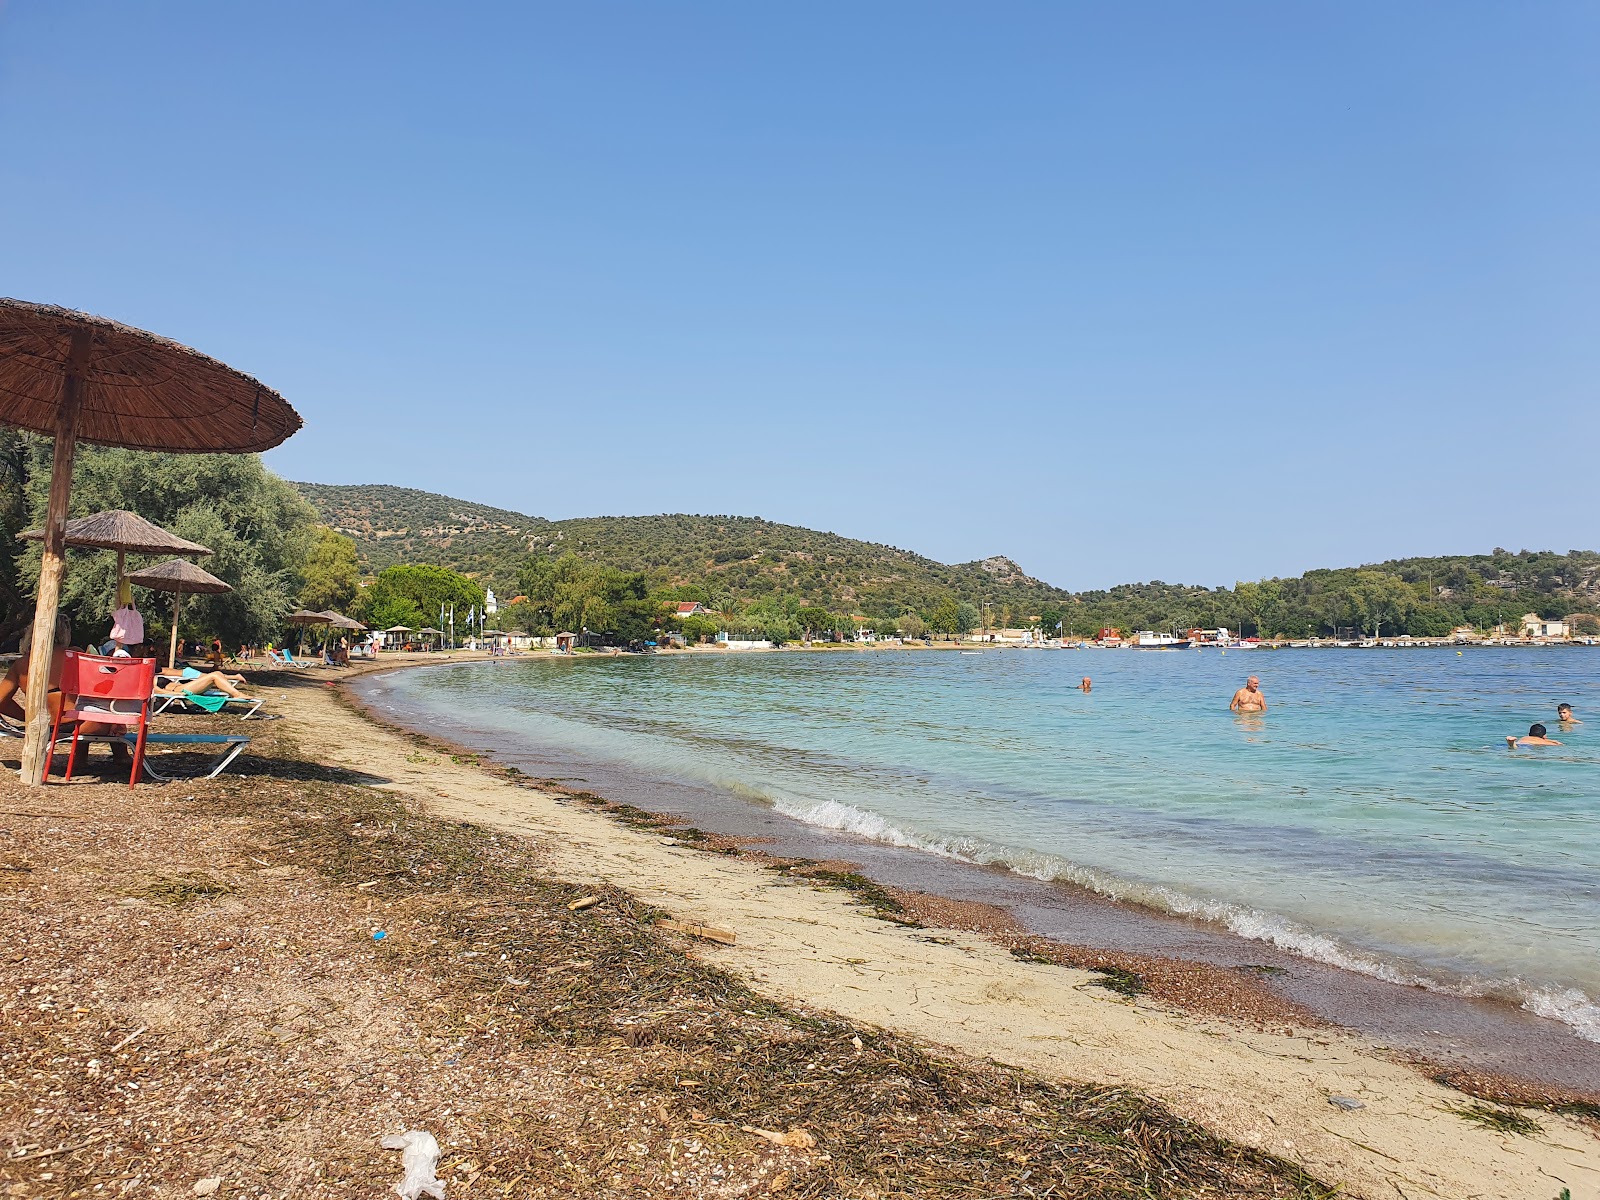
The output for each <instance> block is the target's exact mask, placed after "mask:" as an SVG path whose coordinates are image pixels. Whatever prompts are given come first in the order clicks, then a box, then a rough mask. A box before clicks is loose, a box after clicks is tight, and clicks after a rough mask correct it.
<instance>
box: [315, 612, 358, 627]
mask: <svg viewBox="0 0 1600 1200" xmlns="http://www.w3.org/2000/svg"><path fill="white" fill-rule="evenodd" d="M321 615H322V616H324V617H326V618H327V619H328V624H329V625H332V626H333V627H334V628H335V629H365V628H366V626H365V625H363V624H362V623H361V622H360V621H357V620H355V619H353V618H351V617H347V616H345V615H344V614H343V613H337V612H334V611H333V609H331V608H329V609H325V610H323V612H322V614H321Z"/></svg>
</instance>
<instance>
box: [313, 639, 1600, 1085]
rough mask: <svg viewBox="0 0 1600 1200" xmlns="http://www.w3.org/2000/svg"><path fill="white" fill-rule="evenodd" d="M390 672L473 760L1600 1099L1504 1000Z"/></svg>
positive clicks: (404, 718) (1259, 1016) (1584, 1076)
mask: <svg viewBox="0 0 1600 1200" xmlns="http://www.w3.org/2000/svg"><path fill="white" fill-rule="evenodd" d="M457 661H460V660H457ZM408 665H410V664H408ZM418 665H422V664H418ZM427 665H438V666H445V665H448V664H446V663H437V664H427ZM383 671H384V668H383V666H382V664H378V665H376V666H375V668H373V669H372V670H369V671H366V672H363V675H364V676H365V678H364V679H363V680H362V681H361V682H360V683H357V682H356V681H355V680H354V679H352V680H350V681H349V682H350V684H352V685H354V686H346V687H344V688H342V689H341V690H342V691H343V692H344V693H345V694H346V696H347V697H348V698H349V699H350V700H351V701H353V702H354V703H356V704H357V705H359V706H361V707H363V708H366V709H368V710H369V711H370V713H371V715H372V716H373V717H374V718H376V719H378V720H380V721H382V722H385V723H389V724H393V725H396V726H398V727H399V728H401V729H405V730H407V731H409V732H412V733H416V734H422V735H425V736H428V737H430V738H435V739H439V738H443V739H445V740H448V741H450V742H453V743H457V744H459V745H462V746H469V747H470V749H471V751H472V752H473V753H478V754H484V755H487V756H489V757H490V758H491V759H493V760H494V761H495V762H497V763H500V764H503V765H504V766H508V767H512V768H515V769H516V770H517V771H519V772H520V773H521V774H522V775H524V776H527V777H530V778H532V779H534V780H538V781H540V782H543V783H547V784H550V785H553V786H556V787H558V788H562V789H565V790H569V791H585V792H592V793H597V794H598V795H601V796H604V797H606V798H607V799H609V800H612V801H616V802H618V803H621V804H626V805H632V806H634V807H636V808H640V809H644V810H646V811H648V812H651V813H655V814H659V815H670V816H673V817H676V818H681V819H682V820H683V821H684V822H685V823H687V824H690V825H693V826H695V827H697V828H699V829H702V830H704V831H706V832H707V833H710V834H714V835H718V836H720V837H724V838H729V839H732V840H733V841H734V842H736V843H738V844H741V845H744V846H746V847H750V848H753V849H755V850H756V852H757V853H759V854H762V855H767V856H772V857H778V858H793V859H810V860H832V861H838V862H844V863H849V864H852V865H853V866H854V868H855V869H857V870H859V871H860V873H861V874H863V875H865V876H866V877H867V878H868V879H870V880H872V881H873V882H874V883H877V884H880V885H883V886H884V887H886V888H889V889H892V890H895V891H899V892H905V893H910V894H914V895H915V894H926V895H928V896H931V897H936V898H938V899H939V900H941V901H943V902H945V903H944V905H943V906H942V908H941V916H943V917H944V918H945V919H944V920H943V921H941V922H940V923H956V924H960V923H961V922H962V920H963V908H962V906H965V909H966V911H965V917H966V918H968V919H967V923H966V927H968V928H971V929H974V930H979V931H981V930H982V927H983V924H984V922H985V920H987V919H992V918H986V917H985V916H984V914H983V913H982V912H981V911H979V910H981V909H985V908H987V909H990V910H998V911H1000V912H1002V913H1004V914H1008V915H1009V917H1010V918H1011V919H1013V920H1014V921H1015V922H1016V923H1017V924H1018V926H1020V928H1021V930H1022V931H1024V932H1025V933H1027V934H1031V935H1034V937H1036V938H1038V939H1044V940H1045V941H1048V942H1051V943H1059V944H1061V945H1064V946H1067V947H1072V948H1075V949H1078V950H1090V951H1094V950H1099V951H1106V952H1110V953H1111V954H1131V955H1142V956H1149V957H1152V958H1158V959H1162V960H1167V961H1169V962H1171V963H1172V964H1174V969H1176V970H1177V971H1179V972H1182V971H1183V970H1185V969H1188V970H1189V972H1190V974H1192V975H1196V976H1202V977H1203V976H1204V975H1205V974H1207V973H1210V974H1211V975H1212V977H1213V978H1215V977H1216V976H1217V973H1218V972H1226V973H1231V974H1234V975H1241V974H1242V975H1245V976H1248V977H1249V978H1250V979H1251V981H1252V983H1256V984H1259V985H1260V987H1259V989H1256V990H1257V995H1256V996H1255V997H1254V998H1253V999H1254V1002H1253V1003H1249V1004H1247V1005H1245V1006H1244V1008H1245V1011H1242V1012H1238V1013H1236V1014H1234V1015H1236V1016H1239V1017H1242V1018H1243V1019H1247V1020H1253V1021H1256V1022H1269V1023H1270V1022H1280V1023H1305V1022H1306V1021H1307V1019H1308V1018H1310V1019H1312V1020H1315V1021H1322V1022H1326V1023H1328V1024H1329V1025H1332V1026H1337V1027H1340V1028H1343V1029H1347V1030H1352V1031H1354V1032H1356V1033H1359V1034H1361V1035H1364V1036H1365V1037H1367V1038H1369V1039H1370V1040H1372V1041H1373V1042H1375V1043H1376V1044H1377V1045H1378V1046H1380V1047H1384V1048H1386V1049H1388V1050H1389V1051H1391V1052H1392V1053H1393V1054H1394V1055H1395V1056H1396V1057H1398V1058H1400V1059H1402V1060H1405V1061H1412V1062H1420V1063H1423V1064H1425V1065H1426V1066H1427V1067H1428V1068H1429V1069H1436V1070H1444V1071H1449V1072H1456V1073H1459V1074H1460V1075H1462V1076H1466V1077H1471V1076H1474V1075H1482V1076H1497V1077H1501V1078H1502V1079H1503V1080H1504V1081H1505V1083H1506V1084H1507V1087H1505V1088H1502V1089H1501V1090H1507V1091H1510V1092H1513V1093H1515V1092H1517V1091H1528V1090H1530V1089H1531V1090H1532V1091H1535V1092H1536V1091H1538V1090H1540V1089H1555V1090H1556V1091H1557V1092H1559V1093H1563V1094H1567V1095H1569V1096H1573V1097H1577V1098H1582V1099H1585V1100H1588V1101H1590V1102H1593V1101H1596V1100H1600V1044H1596V1043H1592V1042H1586V1041H1584V1040H1582V1039H1580V1038H1578V1037H1576V1036H1575V1035H1574V1034H1573V1033H1572V1032H1571V1030H1570V1029H1568V1027H1566V1026H1564V1025H1562V1024H1560V1023H1559V1022H1556V1021H1553V1020H1549V1019H1546V1018H1543V1017H1539V1016H1536V1015H1534V1014H1532V1013H1529V1012H1526V1011H1524V1010H1522V1009H1520V1008H1518V1007H1516V1006H1515V1005H1513V1004H1511V1003H1509V1002H1507V1001H1503V1000H1498V999H1484V998H1473V997H1465V996H1458V995H1451V994H1447V993H1441V992H1434V991H1429V990H1427V989H1424V988H1421V987H1416V986H1407V985H1402V984H1396V983H1391V982H1388V981H1386V980H1382V979H1378V978H1374V977H1371V976H1367V975H1363V974H1359V973H1357V972H1354V971H1350V970H1347V969H1345V968H1342V967H1338V966H1332V965H1328V964H1324V963H1320V962H1316V961H1314V960H1312V959H1309V958H1305V957H1302V956H1300V955H1297V954H1294V953H1291V952H1289V951H1286V950H1281V949H1279V948H1277V947H1275V946H1273V945H1271V944H1269V943H1265V942H1261V941H1254V940H1250V939H1246V938H1244V937H1241V936H1239V935H1237V934H1234V933H1232V932H1229V931H1227V930H1224V929H1221V928H1219V927H1217V926H1215V925H1213V924H1209V923H1207V922H1204V921H1201V920H1198V919H1194V918H1187V917H1182V916H1175V915H1172V914H1168V913H1161V912H1156V911H1154V910H1150V909H1145V908H1141V907H1138V906H1135V905H1130V904H1126V903H1123V902H1119V901H1114V900H1110V899H1108V898H1106V897H1104V896H1101V895H1099V894H1097V893H1094V892H1092V891H1089V890H1088V889H1085V888H1082V887H1079V886H1078V885H1075V884H1071V883H1067V882H1064V881H1050V882H1042V881H1038V880H1033V879H1028V878H1024V877H1022V876H1018V875H1014V874H1012V873H1010V872H1008V871H1006V870H1004V869H1003V868H999V867H987V866H978V865H974V864H970V863H964V862H960V861H957V860H954V859H948V858H943V857H940V856H936V855H932V854H929V853H927V852H925V851H921V850H916V849H909V848H902V847H896V846H889V845H884V844H882V843H878V842H873V841H870V840H868V839H865V838H862V837H859V836H856V835H852V834H847V833H841V832H836V831H832V830H826V829H821V828H818V827H815V826H810V825H806V824H804V823H802V822H800V821H798V820H795V819H793V818H790V817H787V816H785V815H783V814H781V813H778V812H775V811H773V810H771V809H769V808H765V807H763V806H759V805H757V804H754V803H751V802H750V801H747V800H745V799H742V798H740V797H737V796H733V795H729V794H723V793H719V792H717V791H715V790H713V789H709V788H703V787H698V786H693V785H686V784H683V783H681V782H676V781H666V780H653V779H648V778H644V777H641V776H639V775H638V774H637V773H635V772H633V771H631V770H627V769H622V768H618V767H616V766H614V765H612V764H607V763H601V762H596V761H593V760H587V759H584V758H582V757H580V756H578V755H574V754H567V753H561V752H552V751H551V750H550V749H549V748H548V747H542V748H539V749H537V750H535V749H533V748H530V747H528V746H527V745H525V744H516V743H515V742H514V741H513V740H510V739H507V738H506V737H505V736H504V735H503V734H502V733H500V732H498V731H495V732H490V731H485V730H478V729H473V728H472V727H471V726H470V724H466V723H457V724H455V725H453V726H451V727H449V728H440V727H439V726H438V724H437V720H438V718H437V716H436V714H431V713H430V714H428V715H427V722H428V723H425V722H424V720H423V718H422V716H421V715H420V714H417V713H413V712H409V711H407V710H405V709H404V708H403V707H397V706H395V705H392V704H386V705H385V706H384V707H382V708H380V709H378V710H376V711H371V710H372V705H371V703H370V693H371V692H372V690H373V688H374V686H375V684H374V680H373V677H374V675H376V674H381V673H382V672H383ZM952 914H953V915H954V917H955V919H954V922H951V920H950V918H951V916H952ZM1196 986H1200V984H1199V983H1198V982H1197V984H1196ZM1164 998H1166V999H1170V997H1164ZM1273 1000H1276V1001H1277V1004H1276V1005H1274V1003H1273ZM1275 1009H1276V1011H1274V1010H1275Z"/></svg>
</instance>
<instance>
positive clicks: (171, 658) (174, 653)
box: [167, 592, 183, 671]
mask: <svg viewBox="0 0 1600 1200" xmlns="http://www.w3.org/2000/svg"><path fill="white" fill-rule="evenodd" d="M182 611H183V593H182V592H174V593H172V648H171V649H170V650H168V651H167V670H169V671H174V670H176V669H177V667H178V614H179V613H180V612H182Z"/></svg>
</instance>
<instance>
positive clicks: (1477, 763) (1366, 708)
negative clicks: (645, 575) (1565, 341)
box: [366, 648, 1600, 1041]
mask: <svg viewBox="0 0 1600 1200" xmlns="http://www.w3.org/2000/svg"><path fill="white" fill-rule="evenodd" d="M1251 672H1254V673H1256V674H1259V675H1260V676H1261V678H1262V681H1263V683H1262V687H1263V691H1264V692H1265V693H1266V695H1267V697H1268V699H1269V701H1270V703H1271V710H1270V711H1269V712H1268V713H1267V714H1266V715H1265V716H1264V717H1236V716H1234V715H1232V714H1230V713H1229V712H1228V711H1227V707H1226V706H1227V702H1228V698H1229V696H1230V695H1231V694H1232V692H1233V689H1234V688H1236V687H1238V686H1239V685H1240V684H1241V683H1242V682H1243V681H1244V677H1245V676H1246V675H1248V674H1250V673H1251ZM1084 675H1090V676H1092V677H1093V679H1094V691H1093V692H1092V693H1091V694H1088V695H1085V694H1083V693H1081V692H1080V691H1078V690H1077V684H1078V681H1079V679H1080V678H1081V677H1082V676H1084ZM366 690H367V692H368V694H369V696H370V697H371V698H372V699H373V700H374V702H376V703H378V704H380V705H384V704H386V702H387V703H389V704H391V705H392V706H398V707H400V708H402V709H404V710H407V711H410V712H411V713H413V714H415V713H422V714H431V715H432V716H433V718H434V720H435V722H436V724H437V727H438V728H439V729H440V730H441V732H445V733H446V734H448V732H449V730H450V726H451V724H452V722H453V721H454V722H460V723H461V724H464V725H470V726H471V727H472V728H473V729H476V730H486V731H494V732H496V733H498V734H500V735H502V736H503V737H505V738H506V739H508V741H509V743H510V744H522V745H526V746H528V747H529V748H548V749H552V750H558V749H559V750H566V751H569V752H575V753H579V754H582V755H584V756H586V757H588V758H590V759H594V760H600V761H604V762H607V763H610V764H614V765H616V766H618V767H623V768H626V769H628V770H630V771H632V772H635V773H637V774H638V775H640V776H642V777H645V778H653V779H658V780H676V781H682V782H691V783H694V784H696V785H699V786H710V787H713V788H718V789H721V790H723V791H725V792H728V793H731V794H734V795H737V796H740V797H743V798H745V799H746V800H748V801H749V802H750V803H754V804H764V805H771V806H773V807H775V808H777V809H778V810H780V811H781V812H783V813H786V814H788V815H789V816H792V817H796V818H798V819H800V820H802V821H806V822H809V823H811V824H815V825H820V826H824V827H827V828H831V829H840V830H847V831H850V832H853V833H857V834H861V835H864V836H866V837H869V838H874V839H878V840H880V841H886V842H891V843H894V844H899V845H907V846H915V847H918V848H921V849H924V850H927V851H929V852H931V853H936V854H943V855H949V856H953V857H958V858H961V859H966V860H970V861H974V862H979V863H987V864H1001V865H1004V866H1006V867H1009V868H1010V869H1012V870H1014V871H1017V872H1019V873H1022V874H1026V875H1030V876H1034V877H1037V878H1041V879H1064V880H1070V881H1072V882H1075V883H1079V884H1083V885H1086V886H1088V887H1090V888H1093V889H1095V890H1096V891H1099V892H1102V893H1104V894H1107V895H1110V896H1113V897H1117V898H1120V899H1127V900H1134V901H1138V902H1141V903H1144V904H1148V905H1152V906H1155V907H1158V908H1161V909H1166V910H1169V911H1173V912H1180V913H1186V914H1192V915H1196V916H1200V917H1203V918H1206V919H1209V920H1212V921H1215V922H1218V923H1219V924H1222V925H1224V926H1226V927H1228V928H1229V929H1231V930H1233V931H1234V932H1235V933H1237V934H1240V935H1242V936H1245V937H1251V938H1259V939H1263V940H1266V941H1270V942H1273V943H1276V944H1278V945H1280V946H1283V947H1285V948H1288V949H1292V950H1294V951H1296V952H1298V953H1300V954H1304V955H1307V956H1309V957H1312V958H1316V959H1320V960H1322V961H1325V962H1332V963H1337V964H1339V965H1343V966H1347V967H1350V968H1352V969H1355V970H1360V971H1364V972H1367V973H1370V974H1375V975H1379V976H1382V977H1384V978H1388V979H1393V980H1395V981H1398V982H1422V983H1425V984H1427V985H1428V986H1430V987H1434V988H1439V989H1442V990H1448V991H1459V992H1463V993H1466V994H1480V995H1497V996H1503V997H1505V998H1507V999H1512V1000H1514V1001H1516V1002H1517V1003H1519V1004H1521V1005H1523V1006H1524V1007H1527V1008H1529V1009H1531V1010H1532V1011H1535V1012H1538V1013H1541V1014H1542V1015H1545V1016H1550V1017H1555V1018H1557V1019H1559V1020H1562V1021H1565V1022H1566V1023H1568V1024H1569V1025H1572V1026H1573V1027H1574V1028H1575V1029H1576V1030H1577V1031H1578V1032H1579V1033H1580V1034H1581V1035H1582V1036H1584V1037H1587V1038H1589V1039H1591V1040H1596V1041H1600V1006H1597V1005H1596V1003H1595V998H1596V997H1600V650H1591V649H1587V648H1572V649H1552V650H1512V649H1505V650H1495V649H1486V650H1468V651H1467V652H1465V653H1464V654H1461V655H1459V656H1458V655H1457V654H1456V652H1455V651H1453V650H1388V651H1386V650H1343V651H1341V650H1302V651H1253V652H1245V651H1237V650H1235V651H1229V652H1227V653H1226V654H1220V653H1218V652H1217V651H1216V650H1206V651H1201V652H1196V651H1171V652H1148V651H1146V652H1139V651H1131V650H1124V651H1094V650H1082V651H1033V652H1028V651H1015V650H1012V651H1003V652H995V651H991V652H987V653H983V654H977V655H974V654H956V653H953V652H946V653H928V652H922V653H899V652H878V653H848V652H846V653H813V654H804V653H781V654H749V655H739V654H724V655H715V656H713V655H693V656H690V655H684V656H678V657H670V656H669V657H663V658H634V657H623V658H611V659H607V658H592V657H577V658H558V657H554V656H541V657H538V658H533V659H511V660H505V661H501V662H494V663H484V664H481V665H462V666H454V667H449V668H446V669H438V670H427V671H406V672H399V673H396V674H394V675H389V676H385V677H383V678H382V679H381V680H380V681H378V682H376V683H374V684H371V685H369V686H368V687H367V688H366ZM1558 700H1567V701H1570V702H1572V703H1573V704H1574V705H1575V706H1576V707H1577V710H1578V715H1579V716H1580V717H1584V716H1588V717H1589V723H1588V724H1584V725H1578V726H1574V727H1572V728H1571V729H1568V730H1561V729H1558V728H1557V726H1556V722H1555V704H1556V702H1557V701H1558ZM1591 700H1593V702H1594V703H1595V705H1596V707H1595V709H1594V711H1592V712H1591V711H1589V710H1590V703H1591ZM1536 720H1537V721H1543V722H1544V723H1545V724H1547V725H1548V726H1549V727H1550V730H1551V736H1553V737H1556V738H1559V739H1560V740H1562V741H1563V742H1565V743H1566V745H1565V747H1564V748H1560V749H1558V748H1554V747H1547V748H1543V749H1539V750H1519V751H1516V752H1510V751H1508V750H1507V749H1506V746H1505V741H1504V735H1505V734H1508V733H1522V732H1525V731H1526V730H1527V727H1528V725H1529V724H1530V723H1532V722H1533V721H1536Z"/></svg>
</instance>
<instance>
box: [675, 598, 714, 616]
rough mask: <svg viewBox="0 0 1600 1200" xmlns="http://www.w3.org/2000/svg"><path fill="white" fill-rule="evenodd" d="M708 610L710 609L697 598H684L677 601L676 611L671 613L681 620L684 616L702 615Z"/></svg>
mask: <svg viewBox="0 0 1600 1200" xmlns="http://www.w3.org/2000/svg"><path fill="white" fill-rule="evenodd" d="M710 611H711V610H710V609H708V608H707V607H706V606H705V605H703V604H701V603H700V602H699V601H698V600H684V601H682V602H680V603H679V605H678V609H677V611H676V612H674V613H673V614H672V615H673V616H675V617H677V618H679V619H680V620H681V619H682V618H684V617H698V616H702V615H704V614H705V613H708V612H710Z"/></svg>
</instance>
